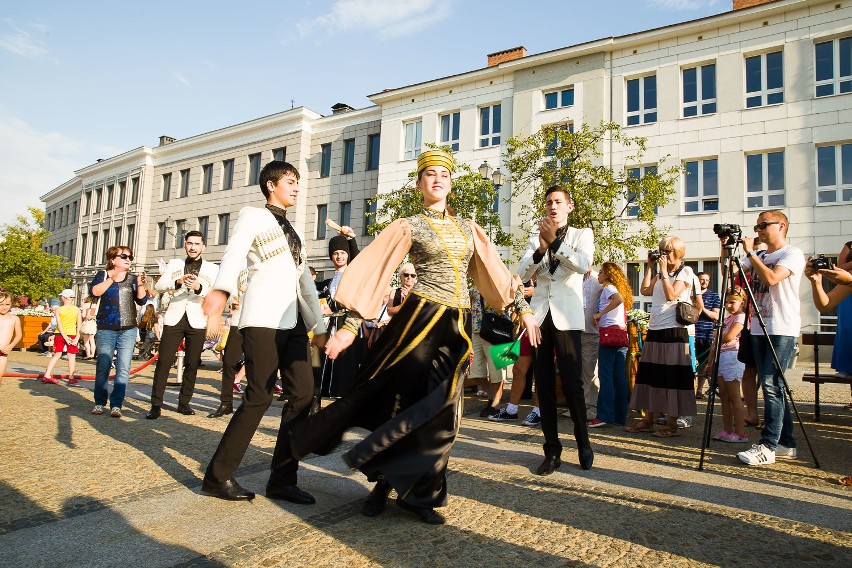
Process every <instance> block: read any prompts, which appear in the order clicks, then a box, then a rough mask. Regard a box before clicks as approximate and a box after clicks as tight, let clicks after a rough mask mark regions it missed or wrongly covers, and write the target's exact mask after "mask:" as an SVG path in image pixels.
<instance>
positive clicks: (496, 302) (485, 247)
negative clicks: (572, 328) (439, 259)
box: [468, 221, 531, 315]
mask: <svg viewBox="0 0 852 568" xmlns="http://www.w3.org/2000/svg"><path fill="white" fill-rule="evenodd" d="M470 228H471V233H472V234H473V257H472V258H471V259H470V267H469V268H468V274H469V275H470V277H471V278H472V279H473V283H474V285H475V286H476V289H477V290H479V292H480V293H481V294H482V297H483V298H485V301H486V302H487V303H488V305H489V306H491V307H493V308H495V309H498V310H503V309H506V308H507V307H509V306H512V307H513V308H514V310H515V312H516V313H517V314H519V315H520V314H522V313H527V312H530V311H531V310H530V307H529V304H527V303H526V301H525V300H524V295H523V291H522V290H523V286H524V285H523V282H521V279H520V277H519V276H518V275H517V274H512V273H511V272H509V269H508V268H506V265H505V264H503V259H502V258H500V254H499V253H498V252H497V247H495V246H494V243H492V242H491V240H490V239H489V238H488V235H486V234H485V231H484V230H483V228H482V227H480V226H479V225H477V224H476V223H475V222H473V221H470Z"/></svg>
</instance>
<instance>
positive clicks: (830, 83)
mask: <svg viewBox="0 0 852 568" xmlns="http://www.w3.org/2000/svg"><path fill="white" fill-rule="evenodd" d="M842 42H850V43H852V36H840V37H836V38H832V39H829V40H823V41H815V42H814V97H815V98H820V99H821V98H824V97H833V96H835V95H846V94H849V93H852V55H850V61H849V62H847V66H848V67H849V74H848V75H841V72H842V66H843V61H842V56H843V53H844V52H843V50H842V49H841V43H842ZM826 44H831V77H830V78H828V79H818V78H817V73H818V72H819V69H818V64H819V60H818V59H817V48H818V47H819V46H820V45H826ZM821 87H831V92H830V93H825V94H820V92H819V91H820V88H821ZM844 88H847V89H848V90H846V91H844V90H843V89H844Z"/></svg>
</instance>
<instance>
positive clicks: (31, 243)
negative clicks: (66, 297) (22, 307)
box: [0, 207, 71, 300]
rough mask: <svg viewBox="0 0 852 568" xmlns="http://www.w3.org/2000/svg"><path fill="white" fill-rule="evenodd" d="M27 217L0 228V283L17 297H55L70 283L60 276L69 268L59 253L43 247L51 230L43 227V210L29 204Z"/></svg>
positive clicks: (21, 217)
mask: <svg viewBox="0 0 852 568" xmlns="http://www.w3.org/2000/svg"><path fill="white" fill-rule="evenodd" d="M28 209H29V217H26V216H24V215H18V216H17V219H18V221H17V223H15V224H11V225H3V227H2V228H0V239H2V242H0V286H2V287H3V288H6V289H8V290H10V291H12V292H13V293H15V294H17V295H20V296H27V297H28V298H31V299H34V300H40V299H41V298H45V297H48V296H56V295H57V294H59V293H60V292H61V291H62V289H63V288H67V287H68V286H69V285H70V280H69V279H68V278H67V277H66V276H63V273H67V272H68V270H69V269H70V268H71V263H70V262H66V261H65V260H64V259H63V258H62V257H61V256H57V255H53V254H48V253H46V252H44V251H43V250H42V245H43V244H44V241H45V239H47V237H48V236H49V235H50V232H48V231H46V230H45V229H44V211H42V210H41V209H37V208H35V207H29V208H28Z"/></svg>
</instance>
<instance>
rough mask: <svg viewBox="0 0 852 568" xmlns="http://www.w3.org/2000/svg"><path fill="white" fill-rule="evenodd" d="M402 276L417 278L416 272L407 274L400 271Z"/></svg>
mask: <svg viewBox="0 0 852 568" xmlns="http://www.w3.org/2000/svg"><path fill="white" fill-rule="evenodd" d="M402 277H403V278H417V275H416V274H408V273H407V272H403V273H402Z"/></svg>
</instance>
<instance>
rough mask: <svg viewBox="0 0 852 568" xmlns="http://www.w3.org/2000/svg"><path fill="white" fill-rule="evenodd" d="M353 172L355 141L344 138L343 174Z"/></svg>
mask: <svg viewBox="0 0 852 568" xmlns="http://www.w3.org/2000/svg"><path fill="white" fill-rule="evenodd" d="M354 172H355V139H354V138H346V139H345V140H344V141H343V173H344V174H351V173H354Z"/></svg>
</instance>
